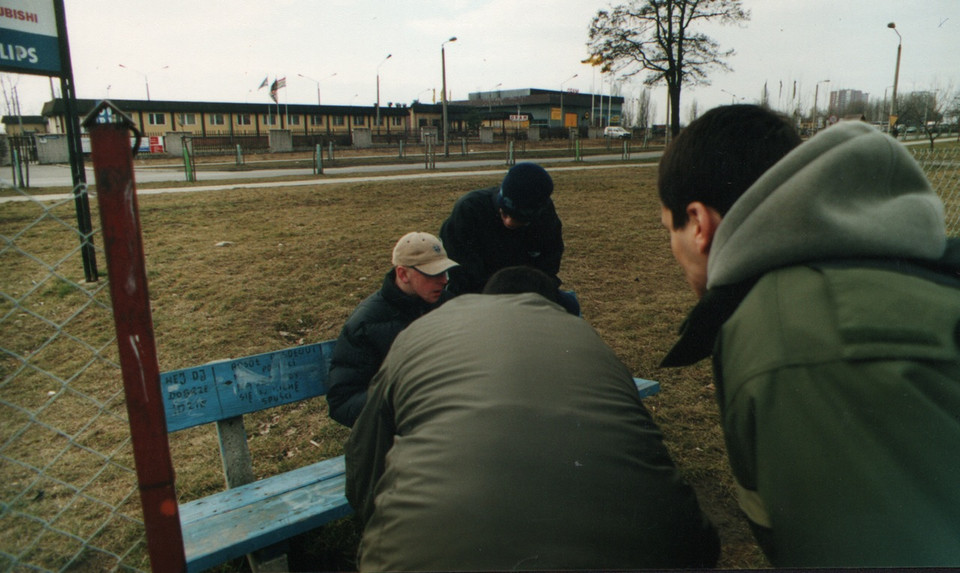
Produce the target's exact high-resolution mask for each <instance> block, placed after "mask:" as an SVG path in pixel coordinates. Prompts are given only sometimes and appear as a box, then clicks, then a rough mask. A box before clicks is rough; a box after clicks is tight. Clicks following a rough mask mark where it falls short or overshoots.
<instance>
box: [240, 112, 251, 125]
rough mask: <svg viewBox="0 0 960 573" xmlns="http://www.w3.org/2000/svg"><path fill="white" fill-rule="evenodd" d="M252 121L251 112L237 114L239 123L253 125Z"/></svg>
mask: <svg viewBox="0 0 960 573" xmlns="http://www.w3.org/2000/svg"><path fill="white" fill-rule="evenodd" d="M252 123H253V122H252V121H250V114H249V113H240V114H237V125H252Z"/></svg>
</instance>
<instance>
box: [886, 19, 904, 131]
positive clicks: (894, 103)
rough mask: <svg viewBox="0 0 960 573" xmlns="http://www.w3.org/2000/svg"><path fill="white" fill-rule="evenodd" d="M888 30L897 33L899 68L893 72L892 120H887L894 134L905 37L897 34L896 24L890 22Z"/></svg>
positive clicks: (888, 129)
mask: <svg viewBox="0 0 960 573" xmlns="http://www.w3.org/2000/svg"><path fill="white" fill-rule="evenodd" d="M887 28H890V29H891V30H893V31H894V32H896V33H897V67H896V69H895V70H894V72H893V99H891V100H890V118H889V119H888V120H887V131H888V132H889V133H894V131H893V126H894V124H895V123H896V122H897V115H898V114H899V109H898V108H897V84H898V83H899V81H900V51H901V49H902V48H903V36H901V35H900V32H897V25H896V24H895V23H893V22H890V23H889V24H887Z"/></svg>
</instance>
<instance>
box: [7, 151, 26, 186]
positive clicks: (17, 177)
mask: <svg viewBox="0 0 960 573" xmlns="http://www.w3.org/2000/svg"><path fill="white" fill-rule="evenodd" d="M10 156H11V165H12V166H13V186H14V187H19V188H23V187H24V184H23V170H22V169H21V168H20V150H18V149H17V148H16V147H13V146H10Z"/></svg>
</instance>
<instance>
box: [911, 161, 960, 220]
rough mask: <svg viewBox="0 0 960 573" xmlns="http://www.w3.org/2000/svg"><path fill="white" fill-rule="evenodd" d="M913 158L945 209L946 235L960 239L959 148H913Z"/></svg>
mask: <svg viewBox="0 0 960 573" xmlns="http://www.w3.org/2000/svg"><path fill="white" fill-rule="evenodd" d="M911 150H912V151H913V156H914V157H916V159H917V162H919V163H920V166H921V167H922V168H923V171H924V173H926V174H927V179H929V180H930V183H931V184H932V185H933V188H934V189H936V190H937V194H938V195H940V199H941V200H943V204H944V207H945V208H946V222H947V235H949V236H951V237H960V147H958V146H952V147H941V148H935V149H929V148H923V149H921V148H920V147H919V146H916V147H913V148H912V149H911Z"/></svg>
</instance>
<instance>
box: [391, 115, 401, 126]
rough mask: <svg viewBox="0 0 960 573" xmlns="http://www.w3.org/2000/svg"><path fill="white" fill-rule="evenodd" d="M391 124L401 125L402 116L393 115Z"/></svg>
mask: <svg viewBox="0 0 960 573" xmlns="http://www.w3.org/2000/svg"><path fill="white" fill-rule="evenodd" d="M393 125H394V126H396V127H400V126H401V125H403V118H402V117H400V116H397V117H394V118H393Z"/></svg>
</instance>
